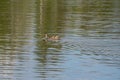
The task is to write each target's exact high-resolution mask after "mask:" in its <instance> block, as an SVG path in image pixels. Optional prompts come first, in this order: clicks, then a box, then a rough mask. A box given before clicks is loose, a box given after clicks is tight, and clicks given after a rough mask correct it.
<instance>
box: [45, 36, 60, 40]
mask: <svg viewBox="0 0 120 80" xmlns="http://www.w3.org/2000/svg"><path fill="white" fill-rule="evenodd" d="M43 39H44V40H45V41H58V40H60V37H59V36H58V35H53V36H51V37H48V34H45V37H44V38H43Z"/></svg>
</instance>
